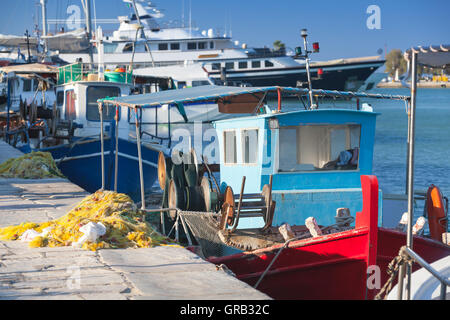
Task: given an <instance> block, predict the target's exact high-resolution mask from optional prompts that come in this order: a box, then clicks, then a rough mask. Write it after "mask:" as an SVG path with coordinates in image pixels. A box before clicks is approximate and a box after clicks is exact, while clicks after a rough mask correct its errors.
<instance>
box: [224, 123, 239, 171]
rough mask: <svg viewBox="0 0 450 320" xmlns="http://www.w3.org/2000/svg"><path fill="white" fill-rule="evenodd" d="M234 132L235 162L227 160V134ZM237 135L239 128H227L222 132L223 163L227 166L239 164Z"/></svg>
mask: <svg viewBox="0 0 450 320" xmlns="http://www.w3.org/2000/svg"><path fill="white" fill-rule="evenodd" d="M230 132H232V133H234V157H233V158H234V162H227V139H226V134H227V133H230ZM237 136H238V130H237V129H226V130H223V132H222V137H223V164H224V165H225V166H236V165H238V164H239V163H238V145H237Z"/></svg>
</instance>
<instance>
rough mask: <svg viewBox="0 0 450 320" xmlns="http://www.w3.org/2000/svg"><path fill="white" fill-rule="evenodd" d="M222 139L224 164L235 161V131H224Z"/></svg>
mask: <svg viewBox="0 0 450 320" xmlns="http://www.w3.org/2000/svg"><path fill="white" fill-rule="evenodd" d="M223 140H224V144H223V145H224V153H223V154H224V160H225V161H224V162H225V164H235V163H237V149H236V131H234V130H232V131H224V133H223Z"/></svg>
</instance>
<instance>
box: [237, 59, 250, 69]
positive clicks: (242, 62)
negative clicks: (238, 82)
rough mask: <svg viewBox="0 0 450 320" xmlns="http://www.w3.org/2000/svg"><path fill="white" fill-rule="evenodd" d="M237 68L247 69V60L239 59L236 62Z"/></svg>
mask: <svg viewBox="0 0 450 320" xmlns="http://www.w3.org/2000/svg"><path fill="white" fill-rule="evenodd" d="M244 63H245V67H244V66H243V65H244ZM238 69H248V61H239V62H238Z"/></svg>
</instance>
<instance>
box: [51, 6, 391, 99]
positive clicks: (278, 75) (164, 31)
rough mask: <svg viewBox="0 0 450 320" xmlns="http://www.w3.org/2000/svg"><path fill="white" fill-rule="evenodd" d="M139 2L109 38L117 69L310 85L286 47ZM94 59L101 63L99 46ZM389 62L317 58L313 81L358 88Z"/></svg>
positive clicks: (180, 78) (179, 79) (191, 82)
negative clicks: (172, 21)
mask: <svg viewBox="0 0 450 320" xmlns="http://www.w3.org/2000/svg"><path fill="white" fill-rule="evenodd" d="M123 1H124V2H125V3H133V1H131V0H123ZM134 4H135V7H134V6H132V7H133V8H134V10H133V13H132V14H131V15H130V16H120V17H118V21H119V23H120V25H119V28H118V29H117V30H116V31H114V32H113V33H112V35H110V36H109V37H106V38H105V40H104V48H105V54H104V63H105V64H106V65H109V66H111V68H115V67H117V66H125V65H129V64H130V63H131V61H133V67H134V68H133V69H134V74H140V75H149V76H160V75H165V76H169V77H171V78H172V79H174V81H175V83H176V85H177V87H179V88H181V87H189V86H198V85H205V84H212V83H214V84H227V85H238V86H271V85H275V84H277V85H282V86H290V87H301V86H303V85H305V84H306V83H307V76H306V67H305V63H304V61H301V60H296V59H294V57H293V56H288V55H286V52H285V50H284V49H282V50H273V49H269V48H247V46H246V45H245V44H241V45H239V44H238V43H237V42H234V41H233V40H232V38H231V37H229V36H228V35H226V34H225V35H223V34H219V33H218V32H217V31H214V30H213V29H208V30H203V31H202V30H200V29H198V28H193V27H190V26H189V27H185V26H168V27H162V26H161V24H159V23H158V20H159V19H160V18H162V17H163V14H162V13H161V12H160V11H159V10H158V9H157V8H156V7H155V6H153V5H152V4H151V2H150V1H147V0H135V1H134ZM136 13H137V14H136ZM139 26H142V27H143V28H142V29H141V28H139ZM59 37H60V38H62V37H61V35H59ZM50 38H51V39H50ZM50 38H49V46H50V49H53V50H58V51H59V57H60V58H61V59H62V60H64V61H67V62H69V63H75V62H76V61H79V59H80V58H81V59H82V60H83V61H89V54H88V50H87V47H84V48H83V46H79V48H80V50H73V47H74V46H67V41H65V42H64V43H65V45H64V46H62V45H58V41H50V40H55V39H54V38H52V37H50ZM72 39H76V38H73V37H72ZM78 43H80V42H78ZM85 43H86V44H87V43H88V42H85ZM67 48H70V50H68V49H67ZM93 59H94V62H97V61H98V60H97V54H96V51H95V48H94V54H93ZM384 62H385V61H384V60H382V59H380V57H365V58H358V59H340V60H333V61H324V62H311V68H310V71H311V75H312V81H313V82H312V84H313V87H315V88H322V89H337V90H355V91H356V90H357V89H358V88H359V86H361V85H362V84H363V83H364V81H365V80H366V79H367V78H368V77H369V76H370V75H371V74H372V73H373V72H374V71H375V70H376V69H377V68H378V67H380V66H381V65H383V64H384Z"/></svg>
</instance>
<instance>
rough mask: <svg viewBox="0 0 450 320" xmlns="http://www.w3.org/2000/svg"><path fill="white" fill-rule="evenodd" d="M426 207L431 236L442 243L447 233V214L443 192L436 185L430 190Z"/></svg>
mask: <svg viewBox="0 0 450 320" xmlns="http://www.w3.org/2000/svg"><path fill="white" fill-rule="evenodd" d="M426 205H427V213H428V225H429V227H430V236H431V238H432V239H435V240H438V241H442V234H443V233H444V232H447V222H446V218H447V213H446V212H445V207H444V202H443V200H442V194H441V191H440V190H439V188H438V187H436V186H435V185H434V184H432V185H431V186H430V187H429V188H428V191H427V203H426Z"/></svg>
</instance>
